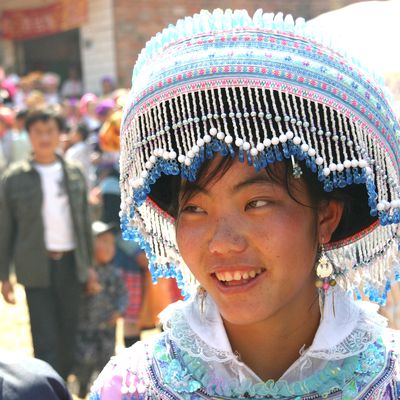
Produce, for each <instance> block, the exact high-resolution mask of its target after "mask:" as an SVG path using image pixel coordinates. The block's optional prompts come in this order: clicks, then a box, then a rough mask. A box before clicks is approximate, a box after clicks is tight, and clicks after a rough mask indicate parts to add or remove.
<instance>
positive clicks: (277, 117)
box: [274, 115, 282, 122]
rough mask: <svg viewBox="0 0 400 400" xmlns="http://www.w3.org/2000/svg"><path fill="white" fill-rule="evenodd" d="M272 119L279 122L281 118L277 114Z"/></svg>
mask: <svg viewBox="0 0 400 400" xmlns="http://www.w3.org/2000/svg"><path fill="white" fill-rule="evenodd" d="M274 119H275V121H276V122H280V121H281V120H282V118H281V117H280V116H279V115H277V116H276V117H275V118H274Z"/></svg>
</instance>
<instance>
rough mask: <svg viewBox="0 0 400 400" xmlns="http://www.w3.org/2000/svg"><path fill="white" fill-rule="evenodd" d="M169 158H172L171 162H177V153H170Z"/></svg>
mask: <svg viewBox="0 0 400 400" xmlns="http://www.w3.org/2000/svg"><path fill="white" fill-rule="evenodd" d="M169 158H170V159H171V160H175V158H176V153H175V151H170V153H169Z"/></svg>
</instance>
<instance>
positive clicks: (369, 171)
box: [365, 167, 372, 175]
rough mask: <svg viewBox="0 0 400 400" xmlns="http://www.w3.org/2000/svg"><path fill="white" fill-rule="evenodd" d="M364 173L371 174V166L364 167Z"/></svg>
mask: <svg viewBox="0 0 400 400" xmlns="http://www.w3.org/2000/svg"><path fill="white" fill-rule="evenodd" d="M365 173H366V174H367V175H372V168H371V167H366V168H365Z"/></svg>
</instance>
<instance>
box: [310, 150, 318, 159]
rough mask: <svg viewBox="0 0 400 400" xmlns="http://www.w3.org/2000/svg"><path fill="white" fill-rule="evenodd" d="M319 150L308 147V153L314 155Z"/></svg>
mask: <svg viewBox="0 0 400 400" xmlns="http://www.w3.org/2000/svg"><path fill="white" fill-rule="evenodd" d="M316 153H317V152H316V151H315V150H314V149H308V155H309V156H310V157H314V156H315V154H316Z"/></svg>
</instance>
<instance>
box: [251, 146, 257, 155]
mask: <svg viewBox="0 0 400 400" xmlns="http://www.w3.org/2000/svg"><path fill="white" fill-rule="evenodd" d="M250 154H251V155H252V156H253V157H255V156H256V155H257V154H258V150H257V149H256V148H255V147H253V148H252V149H251V150H250Z"/></svg>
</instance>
